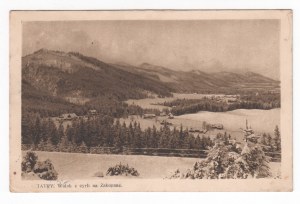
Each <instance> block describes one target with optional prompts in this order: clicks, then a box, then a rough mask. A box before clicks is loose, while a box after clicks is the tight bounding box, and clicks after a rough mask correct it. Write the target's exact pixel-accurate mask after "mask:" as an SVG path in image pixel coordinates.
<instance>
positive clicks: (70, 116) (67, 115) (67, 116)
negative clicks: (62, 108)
mask: <svg viewBox="0 0 300 204" xmlns="http://www.w3.org/2000/svg"><path fill="white" fill-rule="evenodd" d="M77 117H78V116H77V115H76V114H75V113H65V114H62V115H61V116H59V118H60V119H61V120H74V119H76V118H77Z"/></svg>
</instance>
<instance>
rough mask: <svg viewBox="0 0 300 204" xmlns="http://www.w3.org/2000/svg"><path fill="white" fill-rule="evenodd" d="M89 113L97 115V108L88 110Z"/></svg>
mask: <svg viewBox="0 0 300 204" xmlns="http://www.w3.org/2000/svg"><path fill="white" fill-rule="evenodd" d="M88 114H89V115H97V110H89V112H88Z"/></svg>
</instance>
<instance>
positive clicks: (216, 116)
mask: <svg viewBox="0 0 300 204" xmlns="http://www.w3.org/2000/svg"><path fill="white" fill-rule="evenodd" d="M166 118H167V117H161V116H157V117H156V118H154V119H144V118H141V117H139V116H131V117H129V118H127V119H120V122H121V123H123V121H125V123H126V125H129V123H130V122H134V121H136V122H139V123H140V125H141V128H142V129H143V130H145V129H146V128H148V127H152V126H153V125H154V126H155V127H156V128H160V127H161V125H160V122H161V121H163V120H167V121H168V122H170V123H172V126H170V128H171V129H173V128H174V127H176V128H177V129H179V128H180V126H181V125H182V126H183V128H184V129H185V128H188V129H190V128H194V129H201V128H202V122H203V121H206V122H207V123H211V124H215V123H221V124H223V125H224V129H223V130H211V131H209V132H207V133H206V134H205V135H206V136H208V135H209V136H210V137H211V138H213V137H214V136H216V135H217V134H218V133H219V132H220V133H224V132H225V131H226V132H227V133H229V134H230V135H231V136H232V137H233V138H236V139H237V141H239V142H241V141H242V139H243V137H244V135H243V132H242V131H241V130H240V128H244V127H245V121H246V119H247V120H248V123H249V124H250V125H251V127H252V128H253V130H254V131H255V132H256V134H261V133H264V132H265V133H270V134H271V135H272V134H273V132H274V128H275V126H276V125H279V126H280V109H279V108H278V109H271V110H257V109H252V110H246V109H239V110H233V111H227V112H208V111H201V112H198V113H194V114H185V115H181V116H175V117H174V119H166ZM196 134H198V133H196ZM200 135H201V134H200Z"/></svg>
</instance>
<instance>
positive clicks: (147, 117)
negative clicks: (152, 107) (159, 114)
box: [143, 114, 156, 119]
mask: <svg viewBox="0 0 300 204" xmlns="http://www.w3.org/2000/svg"><path fill="white" fill-rule="evenodd" d="M155 117H156V115H155V114H144V115H143V118H144V119H151V118H155Z"/></svg>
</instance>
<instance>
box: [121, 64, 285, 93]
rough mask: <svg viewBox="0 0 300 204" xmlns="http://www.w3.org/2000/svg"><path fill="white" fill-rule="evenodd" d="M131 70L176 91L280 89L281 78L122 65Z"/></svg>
mask: <svg viewBox="0 0 300 204" xmlns="http://www.w3.org/2000/svg"><path fill="white" fill-rule="evenodd" d="M119 67H123V69H124V70H125V69H126V70H127V71H130V70H131V72H136V73H141V74H143V75H145V76H148V77H149V78H152V79H156V80H160V81H162V82H164V83H165V84H166V86H169V87H170V88H171V89H174V90H176V92H188V93H194V92H197V93H230V92H235V91H246V90H259V89H271V90H273V89H277V88H279V86H280V82H279V81H276V80H274V79H271V78H268V77H265V76H263V75H260V74H257V73H254V72H245V73H242V72H240V73H234V72H224V71H223V72H215V73H206V72H203V71H200V70H192V71H174V70H172V69H169V68H166V67H162V66H155V65H151V64H148V63H143V64H141V65H140V66H138V67H135V66H128V65H127V66H122V65H119Z"/></svg>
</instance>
